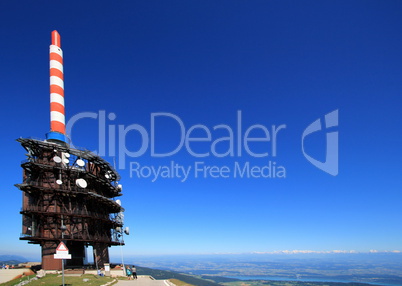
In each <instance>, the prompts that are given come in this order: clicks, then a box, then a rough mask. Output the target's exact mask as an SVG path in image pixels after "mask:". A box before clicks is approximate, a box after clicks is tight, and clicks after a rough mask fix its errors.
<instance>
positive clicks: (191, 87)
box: [0, 1, 402, 257]
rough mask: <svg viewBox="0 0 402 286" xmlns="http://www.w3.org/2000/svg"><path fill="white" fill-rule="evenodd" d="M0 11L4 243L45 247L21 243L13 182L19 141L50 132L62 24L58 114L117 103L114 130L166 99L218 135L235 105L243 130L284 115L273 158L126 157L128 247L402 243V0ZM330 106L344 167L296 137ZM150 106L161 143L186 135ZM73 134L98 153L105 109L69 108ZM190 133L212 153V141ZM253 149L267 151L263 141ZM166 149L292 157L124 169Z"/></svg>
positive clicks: (194, 249)
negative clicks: (328, 167) (180, 170)
mask: <svg viewBox="0 0 402 286" xmlns="http://www.w3.org/2000/svg"><path fill="white" fill-rule="evenodd" d="M43 3H46V1H45V2H43ZM0 23H1V25H0V36H1V38H2V39H3V40H2V41H1V48H0V49H1V53H0V62H1V65H0V78H1V85H0V94H1V98H2V101H3V105H2V106H3V108H2V110H1V113H0V114H1V115H0V116H1V121H2V132H1V144H2V148H1V150H0V152H1V157H0V158H1V169H2V184H1V192H2V200H1V202H0V212H1V216H2V226H3V229H5V230H6V231H3V232H1V233H0V242H1V243H0V253H3V254H12V253H15V254H24V255H26V256H29V255H31V256H37V257H38V256H39V254H40V249H39V247H38V246H32V245H28V244H27V243H26V242H23V241H19V240H18V237H19V234H20V232H21V216H20V214H19V211H20V207H21V193H20V191H19V190H18V189H17V188H15V187H14V186H13V185H14V184H16V183H19V182H21V179H22V177H21V172H22V171H21V168H20V166H19V164H20V161H21V160H23V159H24V153H25V152H24V150H23V148H21V146H19V144H18V143H17V142H16V141H15V139H17V138H19V137H30V136H32V137H37V138H44V137H45V134H46V133H47V132H48V131H49V71H48V65H49V63H48V46H49V44H50V32H51V31H52V30H55V29H57V30H58V31H59V33H60V34H61V37H62V49H63V52H64V63H65V64H64V71H65V72H64V74H65V99H66V113H67V114H66V116H67V119H69V118H72V117H73V116H74V115H77V114H80V113H82V112H92V113H94V114H98V115H99V114H100V112H101V111H104V112H105V113H106V114H109V113H114V114H115V115H116V118H115V119H114V120H109V119H108V120H107V121H106V125H107V127H108V128H109V126H114V128H116V130H118V125H121V126H122V128H127V127H128V126H130V125H132V124H139V125H141V126H143V127H144V129H145V130H147V132H150V128H151V115H152V114H153V113H157V112H165V113H170V114H174V115H176V116H177V117H178V118H180V120H181V121H182V122H183V123H184V125H185V128H186V130H187V131H188V130H189V128H191V126H194V125H196V124H202V125H205V126H207V127H208V129H209V130H211V132H212V141H213V140H216V139H219V138H221V137H222V136H227V134H226V133H224V132H223V131H222V130H214V129H213V127H214V126H216V125H219V124H226V125H228V126H230V127H232V128H233V130H236V123H237V119H236V116H237V113H238V111H241V113H242V125H243V135H244V132H245V130H246V129H247V128H248V127H249V126H252V125H253V124H260V125H263V126H266V127H267V128H268V129H269V130H271V126H272V125H275V126H279V125H281V124H284V125H286V128H285V129H283V130H281V131H280V132H279V133H278V134H279V135H278V138H277V154H276V156H275V157H274V156H272V154H270V155H269V156H268V157H264V158H255V157H253V156H250V155H249V154H247V153H246V152H245V151H244V148H243V149H242V150H243V154H242V156H233V157H231V156H226V157H223V158H217V157H215V156H208V157H205V158H196V157H194V156H192V155H191V154H189V152H188V151H187V150H186V148H185V147H183V148H182V149H181V150H180V151H179V152H178V153H177V154H174V155H173V156H169V157H165V158H155V157H152V156H151V154H150V148H149V146H148V149H147V151H146V152H145V154H143V155H142V156H139V157H136V158H131V157H125V160H126V165H125V166H124V167H125V168H124V169H123V168H120V170H119V172H120V174H121V175H122V180H121V183H122V184H123V187H124V190H123V193H124V196H123V197H122V201H123V206H124V207H125V209H126V213H125V219H126V225H128V226H129V227H130V228H131V235H130V236H128V237H127V238H126V246H125V253H127V254H129V255H140V254H192V253H197V254H200V253H201V254H202V253H243V252H252V251H258V252H271V251H280V250H314V251H330V250H336V249H340V250H357V251H369V250H371V249H376V250H402V247H401V244H400V241H401V239H402V231H401V228H400V227H399V225H400V221H401V219H402V215H401V212H400V199H401V193H400V192H401V185H402V182H401V175H400V172H401V166H400V158H401V155H402V151H401V148H400V146H401V143H402V139H401V138H402V136H401V134H400V133H401V127H402V126H401V124H402V118H401V115H400V114H401V113H400V108H401V103H402V100H401V91H402V80H401V79H402V53H401V51H402V38H401V30H402V3H401V2H399V1H303V2H298V1H141V2H140V1H115V2H113V3H112V2H109V1H96V2H91V3H86V2H85V3H69V4H66V3H56V2H54V1H53V2H50V1H48V2H47V3H46V4H38V3H36V2H35V3H34V2H28V1H27V2H18V1H14V2H4V3H1V4H0ZM334 110H338V112H339V125H338V126H337V127H336V128H333V130H335V131H337V132H339V161H338V162H339V168H338V170H339V174H338V175H337V176H332V175H330V174H327V173H326V172H323V171H322V170H320V169H318V168H316V167H315V166H313V165H312V164H311V163H310V162H309V161H308V160H307V159H306V158H305V157H304V156H303V152H302V149H301V138H302V134H303V131H304V130H305V129H306V127H307V126H309V124H311V123H313V122H314V121H315V120H317V119H319V118H321V120H322V122H324V121H323V119H324V116H325V115H326V114H328V113H330V112H332V111H334ZM159 119H161V120H160V121H158V122H157V124H156V129H155V132H156V136H155V142H156V146H157V148H159V149H157V150H159V151H160V152H162V151H163V152H168V151H169V150H173V149H174V148H175V146H177V144H178V142H179V141H178V140H179V138H180V135H181V133H180V130H179V129H178V124H177V122H175V121H174V120H171V119H169V118H167V117H165V118H159ZM254 131H255V133H252V135H253V136H256V137H261V136H262V135H263V133H262V130H261V129H260V130H254ZM116 132H117V131H116ZM71 135H72V138H73V142H74V144H75V145H76V146H82V147H85V148H88V149H90V150H99V144H98V142H99V140H98V138H99V130H98V120H95V119H88V118H86V119H82V120H81V121H78V122H77V124H76V125H74V127H73V134H71ZM193 135H194V136H198V137H203V136H205V133H203V131H201V130H196V131H195V132H194V133H193ZM235 136H237V135H235ZM109 137H110V136H109V134H108V137H107V140H109ZM120 139H121V138H120ZM140 139H141V138H140V136H139V134H138V133H137V132H135V131H133V132H130V133H128V134H127V136H126V137H125V141H123V140H119V139H116V144H117V145H118V144H123V143H125V146H126V148H127V149H129V150H132V151H134V150H138V148H139V146H140V145H141V142H142V141H141V140H140ZM325 143H326V140H325V131H322V132H316V133H314V134H313V135H311V136H310V137H308V138H307V137H306V139H305V144H306V146H305V151H306V152H307V153H308V154H310V155H311V156H312V157H314V158H316V159H317V160H320V161H324V160H325ZM235 144H237V143H236V142H235ZM191 146H192V148H194V150H196V151H197V152H199V153H205V152H208V151H210V150H211V149H210V148H211V142H195V143H194V142H193V143H192V145H191ZM228 146H229V145H225V143H222V145H220V148H222V149H220V150H221V151H222V150H226V149H227V148H228ZM235 146H236V148H237V145H235ZM250 146H251V147H250V148H251V149H252V150H255V152H261V153H262V152H270V150H271V148H272V141H271V142H252V143H250ZM106 147H109V144H107V146H106ZM117 151H120V152H121V149H119V150H117ZM109 155H110V154H106V156H105V159H107V160H108V161H109V162H113V156H109ZM172 161H174V162H175V163H177V164H179V165H181V166H187V167H188V166H193V167H194V164H195V163H196V162H204V164H205V165H208V166H218V167H223V166H228V167H230V168H232V170H233V166H234V165H235V164H236V163H237V164H240V165H242V166H244V164H246V163H247V162H248V163H249V164H250V165H251V166H260V167H262V166H266V165H267V164H268V163H269V162H270V161H271V162H275V163H276V164H277V165H278V166H279V165H280V166H283V167H284V168H285V170H286V178H234V177H233V176H230V177H229V178H211V177H209V178H200V177H198V178H195V177H194V176H190V177H189V179H188V180H186V181H185V182H180V180H179V179H177V178H171V179H161V178H159V179H157V180H156V181H155V182H151V179H150V178H137V177H135V176H134V177H130V169H129V164H130V162H134V163H138V164H139V165H141V166H148V167H149V166H155V167H158V166H165V165H169V164H170V163H171V162H172ZM117 163H120V162H119V158H117ZM119 252H120V250H119V249H118V248H112V249H111V253H112V254H116V255H118V254H119Z"/></svg>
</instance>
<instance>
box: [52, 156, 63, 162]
mask: <svg viewBox="0 0 402 286" xmlns="http://www.w3.org/2000/svg"><path fill="white" fill-rule="evenodd" d="M53 161H55V162H56V163H61V158H60V157H59V156H54V157H53Z"/></svg>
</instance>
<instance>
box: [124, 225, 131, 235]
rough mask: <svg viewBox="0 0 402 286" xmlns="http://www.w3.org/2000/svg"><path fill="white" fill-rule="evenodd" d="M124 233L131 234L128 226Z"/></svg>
mask: <svg viewBox="0 0 402 286" xmlns="http://www.w3.org/2000/svg"><path fill="white" fill-rule="evenodd" d="M124 233H125V234H127V235H129V234H130V228H129V227H128V226H126V228H125V229H124Z"/></svg>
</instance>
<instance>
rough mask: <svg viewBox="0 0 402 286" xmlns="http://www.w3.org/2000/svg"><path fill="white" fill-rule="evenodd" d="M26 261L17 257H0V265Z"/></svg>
mask: <svg viewBox="0 0 402 286" xmlns="http://www.w3.org/2000/svg"><path fill="white" fill-rule="evenodd" d="M27 261H28V259H26V258H25V257H22V256H18V255H0V264H1V265H2V264H19V263H22V262H27Z"/></svg>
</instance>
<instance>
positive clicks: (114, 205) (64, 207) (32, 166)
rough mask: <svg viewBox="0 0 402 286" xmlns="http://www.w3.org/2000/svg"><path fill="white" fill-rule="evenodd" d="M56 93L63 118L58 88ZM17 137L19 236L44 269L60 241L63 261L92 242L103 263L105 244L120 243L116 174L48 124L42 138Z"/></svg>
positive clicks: (80, 261) (75, 258) (77, 256)
mask: <svg viewBox="0 0 402 286" xmlns="http://www.w3.org/2000/svg"><path fill="white" fill-rule="evenodd" d="M56 33H57V32H56ZM52 36H53V34H52ZM57 36H58V37H59V35H58V33H57ZM58 43H59V41H58ZM58 47H60V44H59V46H58ZM51 49H52V46H51ZM51 61H52V59H51ZM51 67H52V63H51ZM51 82H52V71H51ZM51 84H52V83H51ZM51 90H52V85H51ZM51 92H52V91H51ZM58 96H59V95H58ZM62 96H63V110H62V112H63V118H62V119H63V121H62V123H63V124H64V92H63V94H62ZM59 97H60V96H59ZM59 101H60V100H59ZM52 103H53V102H51V104H52ZM51 110H52V109H51ZM55 110H56V109H55ZM52 112H57V110H56V111H52ZM55 118H56V119H55V120H59V119H58V118H61V117H60V116H58V114H56V117H55ZM59 125H60V124H59ZM17 141H18V142H19V143H20V144H21V145H22V147H23V148H24V149H25V150H26V151H27V154H26V156H27V158H26V160H24V161H23V162H22V164H21V167H22V169H23V180H22V183H21V184H17V185H16V186H17V187H18V188H19V189H20V190H21V191H22V195H23V198H22V210H21V214H22V234H21V237H20V239H21V240H27V241H28V242H29V243H32V244H39V245H40V246H41V248H42V268H43V269H45V270H56V269H57V270H60V269H61V268H62V260H61V259H54V254H55V253H56V248H57V245H58V244H59V243H60V242H61V241H64V243H65V244H66V245H67V247H68V249H69V251H70V254H71V255H72V259H70V260H67V261H66V266H67V267H82V266H83V265H84V264H85V261H86V257H85V256H86V249H85V248H86V247H88V246H92V247H93V253H94V262H95V263H97V265H99V266H100V267H102V266H103V265H104V263H109V250H108V248H109V247H110V246H113V245H123V244H124V242H123V241H122V237H123V235H122V227H123V213H122V212H123V211H124V209H123V208H122V207H121V203H120V200H115V198H116V197H119V196H121V195H122V186H121V185H120V184H119V183H118V181H119V180H120V177H119V174H118V173H117V172H116V171H115V170H114V169H113V168H112V166H111V165H110V164H109V163H108V162H107V161H105V160H104V159H102V158H101V157H99V156H97V155H95V154H94V153H92V152H90V151H87V150H79V149H75V148H70V146H69V144H68V143H67V142H66V135H65V134H63V133H62V132H59V131H54V130H52V129H51V132H49V133H48V134H47V139H46V140H37V139H28V138H20V139H17Z"/></svg>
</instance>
